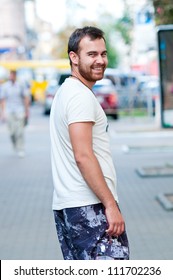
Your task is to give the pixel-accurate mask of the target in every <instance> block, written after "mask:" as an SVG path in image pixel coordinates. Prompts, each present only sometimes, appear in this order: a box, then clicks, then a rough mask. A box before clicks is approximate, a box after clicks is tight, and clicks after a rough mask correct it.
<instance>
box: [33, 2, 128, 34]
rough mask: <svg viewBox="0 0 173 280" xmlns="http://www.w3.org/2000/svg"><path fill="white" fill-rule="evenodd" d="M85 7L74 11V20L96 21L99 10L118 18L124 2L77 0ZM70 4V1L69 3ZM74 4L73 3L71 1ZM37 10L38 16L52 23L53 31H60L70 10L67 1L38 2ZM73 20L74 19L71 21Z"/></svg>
mask: <svg viewBox="0 0 173 280" xmlns="http://www.w3.org/2000/svg"><path fill="white" fill-rule="evenodd" d="M76 1H77V2H78V3H80V4H81V5H83V6H84V7H85V9H79V8H78V9H74V19H75V20H78V21H79V22H80V20H83V19H87V20H95V19H97V15H98V8H99V9H100V8H102V9H103V11H108V12H109V13H111V14H113V15H114V16H115V17H116V18H118V17H119V16H121V15H122V10H123V1H122V0H116V1H115V0H106V1H103V0H76ZM69 2H70V1H69ZM71 2H72V1H71ZM36 9H37V14H38V16H39V17H40V18H41V19H43V20H45V21H48V22H51V23H52V25H53V29H54V30H55V31H58V30H59V29H60V28H61V27H62V26H63V24H64V23H65V22H66V20H67V18H68V15H69V13H68V9H70V7H69V8H68V9H67V7H66V0H36ZM70 20H73V19H70Z"/></svg>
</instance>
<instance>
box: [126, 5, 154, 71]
mask: <svg viewBox="0 0 173 280" xmlns="http://www.w3.org/2000/svg"><path fill="white" fill-rule="evenodd" d="M129 1H132V2H133V3H132V14H133V19H134V29H133V34H132V36H133V43H132V47H131V57H130V65H131V69H132V70H135V71H139V72H142V73H145V74H151V75H158V63H157V60H158V58H157V32H156V26H155V22H154V8H153V5H152V2H149V1H147V0H142V1H138V0H129Z"/></svg>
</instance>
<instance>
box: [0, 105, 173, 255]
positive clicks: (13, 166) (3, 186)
mask: <svg viewBox="0 0 173 280" xmlns="http://www.w3.org/2000/svg"><path fill="white" fill-rule="evenodd" d="M154 128H155V129H154ZM110 136H111V149H112V155H113V159H114V163H115V166H116V170H117V178H118V194H119V200H120V207H121V210H122V212H123V215H124V217H125V220H126V227H127V232H128V236H129V241H130V248H131V259H146V260H147V259H173V242H172V240H173V238H172V234H173V222H172V221H173V211H166V210H165V209H164V208H163V207H162V205H161V204H160V203H159V202H158V201H157V199H156V197H157V195H158V194H159V193H163V192H165V193H173V184H172V182H173V177H171V176H164V177H144V178H142V177H141V176H139V175H138V174H137V172H136V169H137V168H138V167H143V166H153V165H158V164H161V165H162V164H164V163H166V162H167V163H171V164H173V151H171V150H170V151H169V152H167V151H163V150H161V151H158V152H156V151H153V150H152V149H151V150H149V151H145V152H143V151H139V150H138V151H130V152H128V153H125V152H124V151H123V149H122V147H123V145H127V146H131V145H133V146H134V147H136V146H138V145H141V146H144V145H151V146H153V147H154V145H156V144H157V145H158V147H159V146H161V145H170V147H171V145H173V131H172V130H166V131H165V130H163V129H160V128H156V126H155V124H154V122H152V121H151V120H149V121H148V120H145V121H144V120H143V123H141V120H140V121H138V120H132V119H130V120H127V119H126V120H118V121H113V120H110ZM8 140H9V139H8V133H7V131H6V127H5V125H4V124H0V211H1V215H0V228H1V238H0V257H1V259H21V260H22V259H33V260H34V259H43V260H44V259H45V260H46V259H48V260H49V259H56V260H59V259H62V255H61V252H60V250H59V246H58V242H57V237H56V231H55V225H54V221H53V214H52V210H51V202H52V191H53V185H52V175H51V166H50V140H49V117H45V116H44V115H43V111H42V108H41V107H39V106H34V107H33V108H32V112H31V119H30V121H29V125H28V127H27V128H26V157H25V158H24V159H19V158H17V157H16V156H15V155H14V154H13V151H12V150H11V146H10V142H9V141H8ZM171 143H172V144H171Z"/></svg>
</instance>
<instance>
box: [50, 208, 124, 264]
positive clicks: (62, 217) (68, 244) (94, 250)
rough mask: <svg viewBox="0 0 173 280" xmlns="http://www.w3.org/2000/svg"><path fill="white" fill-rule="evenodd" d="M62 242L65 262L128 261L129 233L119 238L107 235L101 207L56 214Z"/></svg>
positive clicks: (64, 211) (60, 211) (71, 209)
mask: <svg viewBox="0 0 173 280" xmlns="http://www.w3.org/2000/svg"><path fill="white" fill-rule="evenodd" d="M54 217H55V223H56V229H57V234H58V239H59V242H60V245H61V250H62V253H63V257H64V259H65V260H97V259H104V260H116V259H118V260H128V259H129V246H128V239H127V235H126V232H123V233H122V234H121V235H120V236H118V238H114V237H112V238H111V237H110V236H108V235H107V234H106V232H105V231H106V229H107V227H108V225H107V221H106V216H105V214H104V207H103V205H102V204H101V203H99V204H94V205H89V206H83V207H75V208H67V209H63V210H54Z"/></svg>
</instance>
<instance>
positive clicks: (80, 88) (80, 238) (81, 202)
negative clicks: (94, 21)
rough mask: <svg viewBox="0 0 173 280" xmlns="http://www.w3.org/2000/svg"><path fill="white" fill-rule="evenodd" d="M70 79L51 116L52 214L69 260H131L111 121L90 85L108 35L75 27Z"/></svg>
mask: <svg viewBox="0 0 173 280" xmlns="http://www.w3.org/2000/svg"><path fill="white" fill-rule="evenodd" d="M68 55H69V59H70V65H71V74H72V75H71V77H69V78H67V79H66V80H65V82H64V84H63V85H62V86H61V87H60V89H59V90H58V92H57V94H56V96H55V98H54V102H53V104H52V109H51V114H50V135H51V159H52V174H53V183H54V195H53V210H54V216H55V223H56V228H57V233H58V238H59V241H60V245H61V249H62V253H63V256H64V259H66V260H70V259H72V260H95V259H128V258H129V250H128V240H127V236H126V232H125V223H124V219H123V217H122V215H121V213H120V211H119V207H118V204H117V201H118V198H117V192H116V174H115V170H114V166H113V161H112V158H111V154H110V148H109V141H108V135H107V126H108V125H107V118H106V116H105V113H104V112H103V110H102V108H101V106H100V104H99V103H98V101H97V99H96V98H95V96H94V94H93V92H92V87H93V85H94V84H95V82H96V81H97V80H100V79H102V78H103V75H104V71H105V69H106V66H107V63H108V61H107V51H106V45H105V39H104V33H103V32H102V31H101V30H100V29H98V28H95V27H84V28H82V29H77V30H75V31H74V32H73V34H72V35H71V36H70V38H69V43H68Z"/></svg>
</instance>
